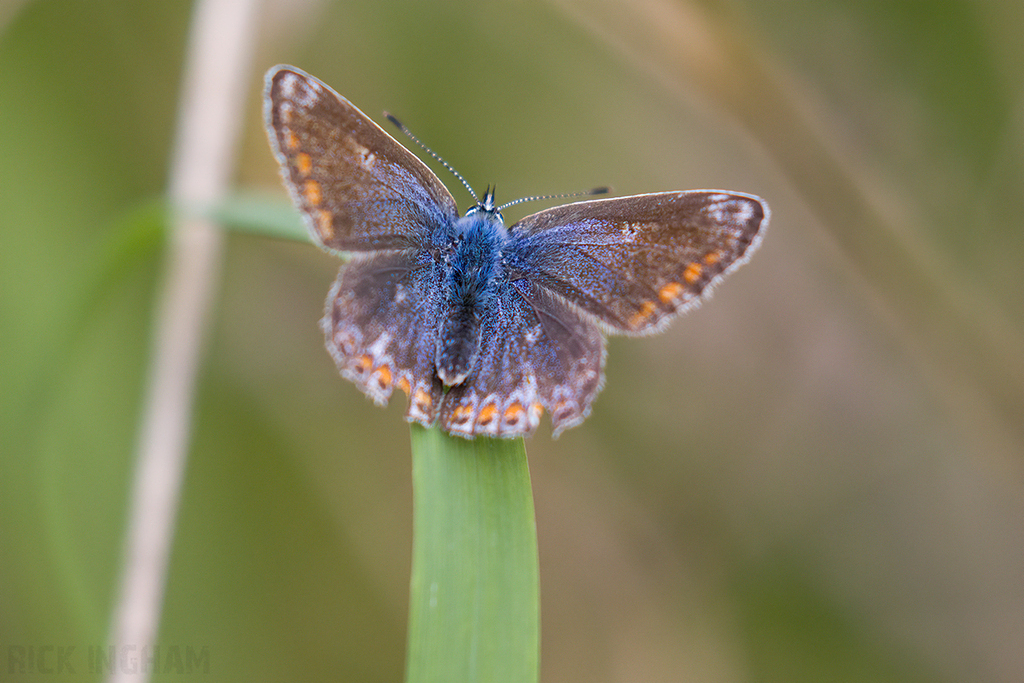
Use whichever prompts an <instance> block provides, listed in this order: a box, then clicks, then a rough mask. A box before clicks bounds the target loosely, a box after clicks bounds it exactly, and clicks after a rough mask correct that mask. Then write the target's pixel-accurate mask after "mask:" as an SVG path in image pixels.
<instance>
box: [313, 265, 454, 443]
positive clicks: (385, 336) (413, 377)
mask: <svg viewBox="0 0 1024 683" xmlns="http://www.w3.org/2000/svg"><path fill="white" fill-rule="evenodd" d="M442 277H443V274H442V273H441V271H440V269H439V267H438V266H437V264H436V262H434V260H433V259H432V258H431V257H430V256H429V255H428V254H426V253H425V252H422V251H421V252H416V251H414V250H407V251H394V252H386V253H379V254H358V255H356V256H354V257H353V258H352V260H351V261H349V262H348V263H346V264H345V265H343V266H342V267H341V271H340V272H339V273H338V279H337V281H335V283H334V286H333V287H332V288H331V292H330V294H329V295H328V296H327V312H326V314H325V315H324V318H323V320H322V321H321V327H322V328H323V330H324V333H325V336H326V338H327V350H328V351H330V353H331V356H333V358H334V362H335V363H336V364H337V365H338V369H339V370H340V371H341V374H342V376H344V377H346V378H347V379H350V380H352V381H353V382H355V384H356V386H358V387H359V388H360V389H361V390H362V392H363V393H364V394H366V395H367V396H369V397H370V398H371V399H373V400H374V402H376V403H377V404H378V405H384V404H386V403H387V402H388V399H389V398H390V397H391V394H392V392H393V391H394V389H395V387H398V388H399V389H401V390H402V391H404V392H405V393H406V394H408V395H409V409H408V412H407V417H408V418H409V419H411V420H415V421H417V422H420V423H422V424H424V425H426V426H429V425H431V424H433V423H434V421H435V419H436V417H437V414H438V411H439V410H440V407H441V399H442V395H443V391H442V386H441V381H440V380H439V379H438V378H437V375H436V373H435V372H434V348H435V345H436V343H435V339H436V335H437V326H436V324H435V322H434V321H435V320H436V319H437V306H438V303H437V297H432V296H424V295H423V293H424V292H432V291H437V289H436V288H437V287H439V286H440V280H441V278H442Z"/></svg>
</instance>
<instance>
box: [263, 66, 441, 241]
mask: <svg viewBox="0 0 1024 683" xmlns="http://www.w3.org/2000/svg"><path fill="white" fill-rule="evenodd" d="M264 102H265V104H264V114H265V117H266V126H267V135H268V136H269V138H270V145H271V147H272V148H273V150H274V154H275V156H276V157H277V160H278V162H279V163H280V164H281V171H282V175H283V176H284V180H285V184H286V185H287V186H288V189H289V191H290V192H291V195H292V198H293V199H294V200H295V204H296V205H297V206H299V207H300V208H301V209H302V213H303V216H304V219H305V221H306V225H307V227H308V228H309V232H310V234H311V235H312V237H313V239H314V240H316V242H317V243H319V244H320V245H322V246H324V247H326V248H328V249H333V250H337V251H373V250H382V249H401V248H405V247H409V246H415V245H421V244H423V243H424V241H425V240H426V239H427V238H428V237H429V236H430V235H431V233H432V231H433V230H434V229H435V228H436V227H437V226H448V225H451V223H452V222H453V221H455V219H456V218H458V209H457V207H456V206H455V200H454V199H453V198H452V196H451V193H449V192H448V190H447V189H445V187H444V185H443V184H442V183H441V181H440V180H438V178H437V176H435V175H434V174H433V173H432V172H431V171H430V169H429V168H427V167H426V165H425V164H424V163H423V162H422V161H420V160H419V159H418V158H416V156H415V155H413V154H412V153H411V152H409V151H408V150H407V149H405V148H404V147H402V146H401V145H400V144H398V142H396V141H395V139H394V138H392V137H391V136H390V135H388V134H387V133H386V132H384V130H383V129H381V128H380V126H378V125H377V124H375V123H374V122H373V121H371V120H370V119H369V118H367V116H366V115H365V114H363V112H361V111H359V110H358V109H357V108H356V107H355V106H353V105H352V103H351V102H349V101H348V100H346V99H345V98H344V97H342V96H341V95H339V94H338V93H336V92H335V91H334V90H332V89H331V88H330V87H328V86H327V85H325V84H324V83H323V82H321V81H319V80H317V79H316V78H313V77H312V76H310V75H308V74H306V73H303V72H302V71H300V70H298V69H295V68H293V67H286V66H280V67H276V68H274V69H271V70H270V72H268V73H267V78H266V92H265V98H264Z"/></svg>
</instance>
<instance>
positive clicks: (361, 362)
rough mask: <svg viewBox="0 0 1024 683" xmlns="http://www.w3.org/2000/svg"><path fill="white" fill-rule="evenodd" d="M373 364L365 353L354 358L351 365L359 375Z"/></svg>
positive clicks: (363, 373)
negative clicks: (353, 362)
mask: <svg viewBox="0 0 1024 683" xmlns="http://www.w3.org/2000/svg"><path fill="white" fill-rule="evenodd" d="M372 366H373V359H372V358H370V356H368V355H366V354H365V353H364V354H363V355H361V356H359V358H357V359H356V362H355V364H354V365H353V368H352V369H353V370H355V371H356V372H358V373H359V374H360V375H365V374H366V373H367V371H368V370H369V369H370V368H371V367H372Z"/></svg>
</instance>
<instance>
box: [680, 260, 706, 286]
mask: <svg viewBox="0 0 1024 683" xmlns="http://www.w3.org/2000/svg"><path fill="white" fill-rule="evenodd" d="M703 272H704V266H702V265H701V264H699V263H696V262H694V263H691V264H690V265H688V266H686V270H684V271H683V280H685V281H686V284H688V285H692V284H693V283H694V282H696V281H697V280H699V279H700V276H701V273H703Z"/></svg>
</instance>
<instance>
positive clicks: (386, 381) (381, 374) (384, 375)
mask: <svg viewBox="0 0 1024 683" xmlns="http://www.w3.org/2000/svg"><path fill="white" fill-rule="evenodd" d="M377 384H378V385H379V386H380V388H381V389H384V390H387V388H388V387H390V386H391V368H389V367H388V366H386V365H381V366H380V367H378V368H377Z"/></svg>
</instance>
